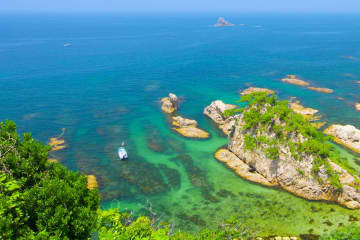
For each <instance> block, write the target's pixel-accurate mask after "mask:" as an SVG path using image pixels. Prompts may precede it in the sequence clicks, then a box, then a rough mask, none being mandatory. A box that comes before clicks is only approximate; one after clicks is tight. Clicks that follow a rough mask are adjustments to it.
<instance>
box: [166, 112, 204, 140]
mask: <svg viewBox="0 0 360 240" xmlns="http://www.w3.org/2000/svg"><path fill="white" fill-rule="evenodd" d="M171 120H172V122H171V124H172V125H173V126H174V128H173V130H174V131H176V132H177V133H179V134H181V135H182V136H184V137H188V138H200V139H206V138H209V137H210V134H209V133H208V132H206V131H204V130H202V129H200V128H198V123H197V121H196V120H192V119H187V118H183V117H181V116H176V117H172V118H171Z"/></svg>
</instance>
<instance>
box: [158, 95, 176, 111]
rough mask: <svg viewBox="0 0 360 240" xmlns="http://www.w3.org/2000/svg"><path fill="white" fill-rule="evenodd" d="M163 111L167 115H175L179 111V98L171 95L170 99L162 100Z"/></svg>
mask: <svg viewBox="0 0 360 240" xmlns="http://www.w3.org/2000/svg"><path fill="white" fill-rule="evenodd" d="M161 103H162V104H161V110H162V111H163V112H166V113H173V112H175V111H176V110H177V109H178V104H179V100H178V97H177V96H176V95H175V94H173V93H169V97H164V98H162V99H161Z"/></svg>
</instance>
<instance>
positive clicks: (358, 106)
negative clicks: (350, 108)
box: [355, 102, 360, 111]
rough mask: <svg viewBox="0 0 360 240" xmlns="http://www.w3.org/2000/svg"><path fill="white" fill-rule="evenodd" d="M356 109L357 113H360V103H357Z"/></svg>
mask: <svg viewBox="0 0 360 240" xmlns="http://www.w3.org/2000/svg"><path fill="white" fill-rule="evenodd" d="M355 109H356V111H360V103H358V102H357V103H355Z"/></svg>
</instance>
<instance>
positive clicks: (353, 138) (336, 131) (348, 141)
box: [324, 124, 360, 153]
mask: <svg viewBox="0 0 360 240" xmlns="http://www.w3.org/2000/svg"><path fill="white" fill-rule="evenodd" d="M324 133H325V134H327V135H330V136H333V137H334V141H335V142H337V143H339V144H341V145H344V146H345V147H347V148H349V149H351V150H352V151H354V152H357V153H360V130H359V129H357V128H355V127H354V126H352V125H345V126H344V125H340V124H334V125H331V126H330V127H328V128H327V129H325V131H324Z"/></svg>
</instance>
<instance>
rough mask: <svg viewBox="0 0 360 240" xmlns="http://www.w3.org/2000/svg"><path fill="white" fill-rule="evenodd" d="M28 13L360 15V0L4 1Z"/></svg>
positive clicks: (3, 5) (0, 3)
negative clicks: (344, 13)
mask: <svg viewBox="0 0 360 240" xmlns="http://www.w3.org/2000/svg"><path fill="white" fill-rule="evenodd" d="M0 11H2V12H4V11H5V12H7V11H21V12H23V11H26V12H38V11H39V12H54V11H57V12H62V11H65V12H70V11H71V12H87V11H95V12H104V11H112V12H113V11H115V12H174V11H176V12H219V11H229V12H360V0H0Z"/></svg>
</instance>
